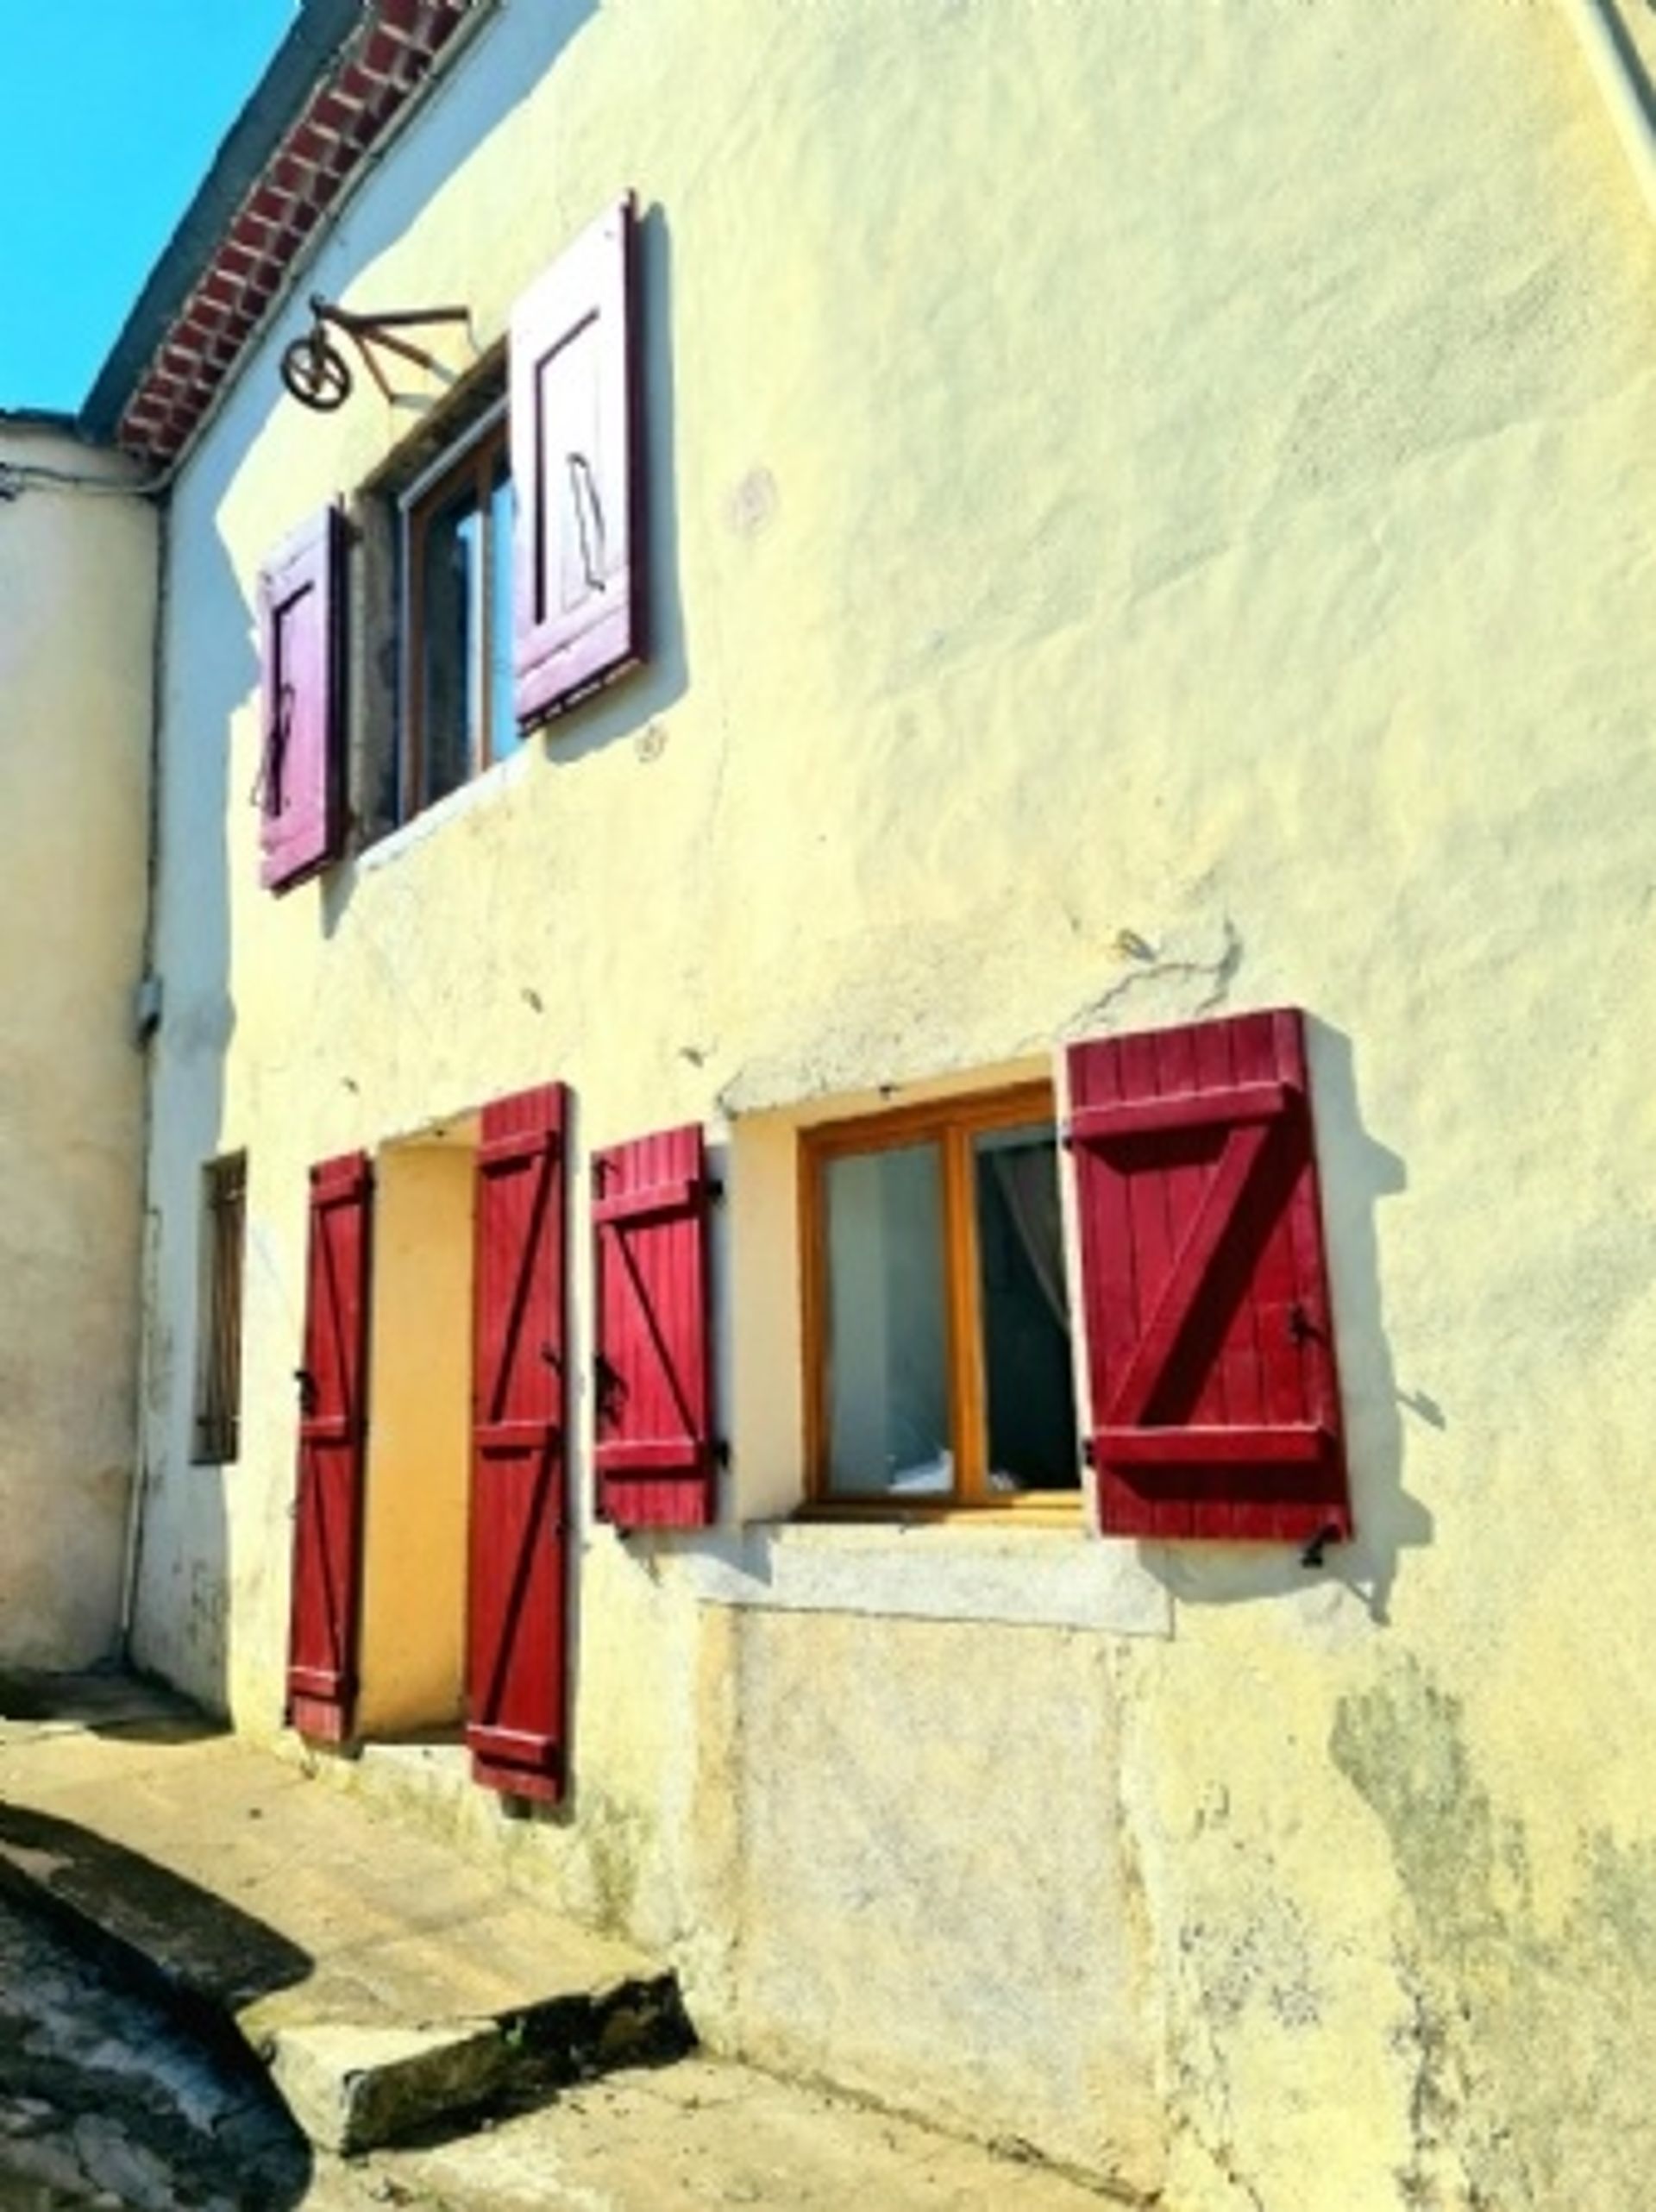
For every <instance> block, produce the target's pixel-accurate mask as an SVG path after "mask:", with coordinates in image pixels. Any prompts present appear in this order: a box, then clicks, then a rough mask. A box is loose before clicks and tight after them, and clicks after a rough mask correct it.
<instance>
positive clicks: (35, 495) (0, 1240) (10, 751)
mask: <svg viewBox="0 0 1656 2212" xmlns="http://www.w3.org/2000/svg"><path fill="white" fill-rule="evenodd" d="M46 471H51V472H55V475H53V476H52V477H48V476H47V475H46V474H43V473H41V472H46ZM134 474H135V472H134V471H132V470H131V469H130V468H127V467H126V466H125V465H124V464H122V463H120V462H115V461H113V460H111V459H110V458H109V457H108V456H100V455H96V454H94V453H92V452H91V451H89V450H88V449H87V448H85V446H83V445H81V444H79V443H78V442H77V441H76V440H75V439H73V438H72V437H70V436H69V435H68V434H67V432H66V430H64V429H63V428H62V427H54V426H53V425H52V424H47V423H41V422H34V421H29V420H25V419H22V418H0V493H3V494H4V496H0V826H3V827H0V835H3V839H4V850H3V864H0V957H3V964H4V982H3V987H0V1530H3V1536H0V1663H10V1664H18V1665H29V1666H49V1667H72V1666H80V1665H85V1664H86V1663H87V1662H90V1661H92V1660H95V1659H98V1658H102V1657H103V1656H107V1655H108V1654H109V1653H110V1651H111V1650H113V1649H114V1647H115V1644H116V1639H117V1635H118V1631H119V1620H120V1599H121V1577H122V1557H123V1552H124V1547H125V1536H126V1517H127V1501H128V1496H129V1487H130V1482H131V1473H132V1461H133V1450H134V1437H135V1426H136V1399H135V1373H136V1359H137V1345H138V1285H139V1222H140V1179H141V1166H142V1157H143V1141H142V1124H143V1062H142V1057H141V1053H140V1052H139V1051H138V1049H137V1047H136V1046H135V1041H134V1037H133V1029H132V1022H133V991H134V988H135V985H136V983H137V981H138V977H139V975H140V972H141V966H142V958H143V934H144V914H145V904H146V898H147V869H146V845H147V805H148V785H149V742H150V724H151V647H152V640H153V634H154V615H155V557H156V555H155V521H154V514H153V512H152V511H151V509H150V508H149V506H147V504H146V503H145V502H143V501H142V500H140V499H138V498H136V497H135V496H134V495H133V494H132V492H131V488H130V487H131V485H132V482H133V480H134ZM63 476H73V477H82V478H86V479H89V480H91V481H90V482H88V483H83V484H68V483H65V482H63V481H60V479H61V478H62V477H63Z"/></svg>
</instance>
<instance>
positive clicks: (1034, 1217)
mask: <svg viewBox="0 0 1656 2212" xmlns="http://www.w3.org/2000/svg"><path fill="white" fill-rule="evenodd" d="M1053 1138H1054V1133H1053V1130H1052V1128H1051V1124H1050V1123H1046V1124H1039V1123H1037V1124H1033V1125H1030V1126H1026V1127H1024V1128H1010V1129H983V1130H980V1131H979V1132H978V1133H977V1134H975V1136H974V1138H973V1140H972V1182H973V1201H974V1205H975V1212H976V1225H977V1253H978V1273H979V1310H980V1312H981V1314H982V1331H983V1384H984V1396H985V1399H986V1401H987V1403H986V1406H985V1418H986V1421H987V1424H988V1439H987V1442H988V1486H989V1488H990V1489H991V1490H992V1491H1017V1490H1076V1489H1079V1488H1080V1486H1081V1474H1080V1469H1079V1467H1078V1466H1077V1463H1076V1406H1075V1385H1074V1381H1073V1379H1072V1371H1071V1367H1070V1346H1069V1297H1068V1293H1067V1291H1066V1289H1065V1285H1064V1273H1063V1216H1062V1213H1061V1210H1060V1208H1059V1203H1058V1166H1057V1147H1056V1145H1055V1143H1054V1141H1053Z"/></svg>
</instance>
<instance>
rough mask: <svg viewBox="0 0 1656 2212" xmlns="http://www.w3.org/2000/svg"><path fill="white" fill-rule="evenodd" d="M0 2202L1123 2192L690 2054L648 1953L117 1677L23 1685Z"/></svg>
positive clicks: (3, 2206)
mask: <svg viewBox="0 0 1656 2212" xmlns="http://www.w3.org/2000/svg"><path fill="white" fill-rule="evenodd" d="M295 1868H303V1869H304V1870H306V1879H304V1881H296V1880H294V1879H293V1878H292V1870H293V1869H295ZM0 1886H3V1888H5V1889H6V1890H8V1891H9V1893H10V1895H11V1896H12V1897H13V1898H14V1899H15V1900H16V1908H14V1909H12V1910H10V1911H9V1912H7V1913H6V1914H4V1915H3V1917H0V1976H3V1979H0V2212H59V2208H60V2207H61V2208H68V2207H72V2206H78V2205H91V2206H97V2207H102V2208H105V2212H109V2208H121V2207H126V2206H132V2207H135V2208H142V2212H172V2209H173V2208H174V2207H193V2206H200V2207H203V2208H206V2207H213V2208H219V2207H224V2208H240V2207H242V2206H246V2207H248V2208H258V2212H271V2208H273V2207H278V2206H288V2205H300V2204H304V2205H306V2206H312V2207H315V2208H317V2212H358V2208H367V2207H369V2206H374V2205H386V2204H392V2205H405V2206H414V2207H424V2208H430V2209H431V2212H442V2208H447V2212H472V2208H476V2209H477V2212H485V2208H487V2212H517V2208H519V2207H523V2208H530V2207H535V2208H541V2207H547V2208H553V2209H554V2212H556V2208H568V2212H700V2208H706V2207H711V2206H720V2205H750V2206H758V2207H775V2208H779V2212H780V2209H781V2208H789V2212H792V2209H793V2208H799V2212H839V2209H840V2208H843V2209H844V2212H852V2208H856V2212H977V2209H978V2208H983V2212H990V2209H991V2208H994V2212H999V2208H1001V2207H1005V2208H1007V2212H1085V2208H1088V2207H1091V2208H1094V2212H1096V2208H1097V2207H1098V2206H1099V2205H1100V2203H1101V2197H1100V2196H1099V2195H1098V2194H1097V2193H1096V2192H1095V2190H1092V2189H1090V2188H1089V2187H1088V2186H1086V2185H1085V2184H1082V2183H1081V2182H1080V2181H1077V2180H1075V2179H1071V2178H1067V2177H1064V2176H1063V2175H1060V2174H1057V2173H1055V2172H1053V2171H1051V2169H1048V2168H1045V2167H1044V2166H1041V2165H1038V2164H1037V2163H1035V2162H1032V2161H1031V2160H1029V2159H1026V2158H1021V2157H1019V2156H1018V2155H1017V2150H1018V2146H1015V2145H1014V2146H1005V2147H1004V2150H1003V2152H996V2151H994V2150H991V2149H987V2148H985V2147H983V2146H980V2145H975V2144H969V2143H964V2142H961V2141H958V2140H955V2139H953V2138H950V2137H947V2136H943V2135H938V2134H936V2133H931V2131H930V2130H928V2129H926V2128H924V2127H919V2126H916V2125H915V2124H914V2123H913V2122H912V2121H904V2120H900V2119H895V2118H893V2117H890V2116H888V2115H883V2114H881V2113H879V2112H876V2111H872V2110H870V2109H869V2108H866V2107H864V2106H862V2105H859V2104H857V2103H855V2102H851V2101H850V2100H848V2099H845V2098H841V2097H837V2096H831V2095H828V2094H826V2093H824V2092H821V2091H819V2090H815V2089H807V2088H804V2087H802V2086H800V2085H798V2084H793V2083H782V2082H779V2081H776V2080H773V2079H771V2078H770V2077H767V2076H765V2075H763V2074H762V2073H758V2072H756V2071H753V2070H751V2069H750V2068H747V2067H743V2066H738V2065H735V2064H730V2063H727V2062H724V2061H722V2060H719V2059H716V2058H709V2057H707V2056H705V2055H702V2054H699V2053H695V2052H686V2051H685V2050H684V2048H683V2044H684V2037H683V2033H682V2026H681V2023H679V2022H676V2021H675V2020H674V2016H673V2006H672V2003H671V1985H670V1981H668V1982H666V1983H663V1977H662V1975H661V1970H660V1969H659V1968H658V1967H657V1966H656V1965H655V1964H654V1963H652V1962H650V1961H649V1960H644V1959H641V1958H639V1957H637V1954H635V1953H631V1952H630V1951H627V1950H626V1949H625V1948H624V1946H618V1945H604V1944H603V1943H601V1942H600V1941H599V1939H593V1938H592V1937H590V1936H588V1935H586V1934H585V1933H584V1932H582V1931H580V1930H577V1929H574V1928H570V1927H568V1926H564V1925H563V1924H561V1923H559V1922H558V1921H556V1920H555V1919H553V1917H552V1916H550V1915H549V1914H546V1913H544V1912H543V1911H542V1910H541V1908H540V1907H538V1906H536V1905H534V1904H532V1903H530V1901H526V1900H525V1899H524V1897H523V1896H522V1895H518V1894H516V1893H513V1892H511V1891H508V1890H506V1889H505V1888H501V1887H499V1885H496V1884H494V1883H492V1882H491V1881H490V1880H489V1879H488V1877H487V1876H485V1875H484V1874H482V1873H481V1872H480V1870H478V1869H477V1868H476V1867H474V1866H470V1865H466V1864H462V1863H461V1862H459V1861H458V1860H456V1859H455V1858H454V1857H452V1856H451V1855H450V1854H449V1853H448V1852H447V1851H445V1850H444V1849H443V1847H442V1846H441V1845H440V1844H436V1842H434V1841H433V1840H432V1839H430V1838H427V1837H424V1836H421V1835H416V1834H411V1833H408V1832H405V1831H404V1830H403V1829H402V1828H401V1827H400V1826H398V1824H395V1823H393V1822H391V1821H388V1820H387V1819H384V1818H383V1817H380V1816H379V1815H377V1814H376V1813H374V1812H373V1811H372V1810H371V1809H369V1808H368V1807H365V1806H364V1805H362V1804H361V1803H360V1802H358V1801H356V1800H353V1799H351V1798H349V1797H348V1796H342V1795H341V1794H339V1793H338V1792H337V1791H333V1790H329V1789H328V1788H325V1787H323V1786H320V1785H318V1784H316V1783H314V1782H309V1781H307V1780H306V1778H305V1777H304V1775H303V1774H302V1773H301V1772H300V1771H299V1770H298V1769H296V1768H293V1767H292V1766H289V1765H287V1764H286V1763H284V1762H281V1761H279V1760H277V1759H274V1758H272V1757H268V1756H263V1755H260V1754H259V1753H256V1752H254V1751H251V1750H248V1749H247V1748H246V1747H244V1746H243V1745H242V1744H238V1743H237V1742H236V1741H235V1739H234V1738H230V1737H229V1736H228V1735H226V1734H224V1733H223V1732H222V1731H217V1730H216V1729H215V1728H214V1727H212V1726H211V1725H210V1724H207V1723H204V1721H203V1720H202V1719H201V1718H200V1717H199V1716H198V1715H196V1714H193V1713H192V1712H191V1711H190V1710H189V1708H187V1707H185V1706H180V1705H179V1703H178V1701H177V1700H173V1699H170V1698H167V1697H166V1696H164V1695H161V1694H157V1693H154V1692H152V1691H150V1690H148V1689H147V1688H145V1687H142V1686H140V1685H135V1684H132V1683H129V1682H124V1681H121V1680H120V1679H119V1678H112V1677H91V1678H80V1679H79V1680H78V1681H55V1682H53V1681H44V1682H43V1681H18V1680H16V1679H12V1678H6V1677H0ZM8 1946H9V1947H8ZM664 1987H665V1989H666V1991H667V1996H666V1998H665V1999H663V1997H662V1989H663V1988H664ZM652 2007H653V2008H654V2009H652ZM434 2037H435V2039H436V2044H437V2045H438V2046H439V2062H440V2063H439V2064H438V2065H437V2071H436V2074H435V2075H433V2073H432V2071H431V2061H430V2057H429V2051H428V2045H430V2041H431V2039H433V2038H434ZM284 2038H287V2039H292V2040H293V2041H294V2042H295V2045H296V2047H297V2048H298V2050H299V2051H300V2052H301V2053H302V2054H304V2056H305V2058H306V2066H305V2067H303V2068H301V2069H300V2070H299V2071H298V2076H297V2077H296V2075H295V2073H294V2071H293V2069H292V2067H291V2066H290V2067H289V2069H288V2070H287V2071H284V2070H283V2066H282V2064H281V2063H280V2054H281V2051H282V2047H283V2042H284ZM479 2038H481V2039H482V2041H483V2044H484V2045H485V2049H484V2064H483V2066H482V2070H481V2071H480V2072H474V2073H466V2072H465V2071H463V2070H462V2074H461V2077H459V2078H460V2088H459V2089H458V2090H456V2089H455V2088H454V2085H453V2083H451V2082H450V2081H449V2077H448V2076H447V2074H446V2073H445V2072H444V2071H443V2069H444V2068H445V2067H447V2066H448V2064H449V2055H448V2054H449V2052H450V2051H451V2049H452V2048H454V2047H458V2046H459V2045H467V2048H469V2047H470V2044H471V2042H474V2041H475V2040H476V2039H479ZM307 2039H309V2040H308V2041H307ZM341 2039H342V2040H341ZM364 2039H366V2041H365V2040H364ZM399 2039H400V2041H399ZM410 2041H411V2042H412V2043H413V2045H416V2046H417V2052H416V2058H415V2062H414V2065H413V2071H412V2075H410V2071H409V2068H408V2067H407V2066H406V2065H405V2064H403V2061H402V2059H401V2058H399V2057H398V2055H397V2054H398V2052H399V2051H400V2050H401V2049H402V2047H403V2046H404V2045H407V2044H408V2043H409V2042H410ZM253 2049H259V2050H261V2051H266V2052H268V2051H270V2050H272V2049H273V2050H274V2051H275V2052H276V2053H277V2057H278V2064H277V2068H276V2074H275V2081H276V2083H277V2084H278V2085H279V2087H280V2088H281V2089H283V2091H284V2093H285V2100H286V2103H287V2105H288V2107H289V2108H291V2109H292V2110H293V2111H297V2112H298V2115H299V2117H300V2118H301V2119H302V2120H303V2121H304V2132H303V2133H302V2132H301V2130H300V2129H299V2127H296V2126H295V2125H294V2123H293V2121H292V2119H291V2118H290V2117H289V2114H288V2112H285V2111H284V2110H283V2109H282V2108H281V2106H280V2104H279V2103H278V2102H276V2100H275V2098H274V2096H273V2093H272V2085H271V2083H270V2081H269V2080H268V2079H267V2077H264V2076H262V2075H261V2074H260V2071H259V2069H258V2068H257V2067H256V2066H255V2065H254V2064H250V2063H249V2054H250V2051H251V2050H253ZM376 2051H378V2052H382V2053H383V2052H386V2051H389V2052H391V2053H392V2058H391V2061H390V2063H389V2064H385V2065H381V2064H380V2061H379V2060H378V2059H376V2058H374V2057H373V2052H376ZM641 2056H643V2057H644V2058H648V2059H649V2061H650V2063H649V2064H637V2063H632V2062H634V2061H636V2060H637V2058H639V2057H641ZM508 2061H509V2062H510V2063H507V2062H508ZM359 2062H361V2063H359ZM466 2063H467V2064H469V2063H470V2062H469V2060H467V2062H466ZM307 2068H308V2071H306V2069H307ZM330 2070H331V2073H330ZM399 2070H400V2071H399ZM422 2070H423V2071H422ZM380 2073H383V2074H385V2075H386V2076H395V2077H397V2080H398V2081H400V2082H401V2083H403V2086H404V2089H406V2087H407V2084H408V2082H409V2080H410V2079H411V2080H412V2083H413V2094H412V2096H411V2098H409V2097H404V2096H403V2091H402V2089H398V2092H397V2093H398V2096H399V2097H402V2098H403V2101H402V2102H398V2103H395V2104H394V2106H393V2107H392V2108H389V2109H390V2110H391V2121H390V2122H389V2123H388V2124H387V2126H386V2127H385V2128H383V2129H381V2128H380V2127H379V2121H378V2119H375V2121H374V2126H373V2127H372V2128H371V2129H370V2130H369V2131H368V2132H369V2133H370V2135H371V2137H373V2138H374V2139H375V2140H377V2139H378V2137H379V2136H380V2134H386V2135H388V2136H391V2137H393V2138H394V2139H395V2145H394V2147H373V2146H372V2144H370V2146H368V2147H366V2148H365V2149H364V2150H363V2151H362V2152H360V2153H359V2154H357V2155H351V2156H342V2155H340V2154H339V2146H340V2143H341V2140H342V2130H341V2127H340V2126H339V2125H338V2124H337V2122H338V2120H339V2109H340V2108H339V2099H340V2097H341V2096H347V2097H348V2096H355V2095H357V2094H358V2090H357V2088H356V2086H355V2085H356V2084H358V2083H360V2081H361V2079H363V2078H367V2080H368V2081H369V2083H370V2084H371V2085H372V2083H373V2080H374V2079H375V2078H376V2077H377V2075H378V2074H380ZM296 2081H297V2088H296ZM434 2084H435V2086H434ZM395 2086H396V2083H393V2088H395ZM422 2101H423V2102H422ZM371 2116H372V2115H371ZM383 2116H384V2115H380V2117H383ZM343 2132H344V2133H345V2134H348V2132H349V2131H348V2129H346V2130H344V2131H343ZM307 2135H308V2136H309V2138H310V2140H306V2137H307Z"/></svg>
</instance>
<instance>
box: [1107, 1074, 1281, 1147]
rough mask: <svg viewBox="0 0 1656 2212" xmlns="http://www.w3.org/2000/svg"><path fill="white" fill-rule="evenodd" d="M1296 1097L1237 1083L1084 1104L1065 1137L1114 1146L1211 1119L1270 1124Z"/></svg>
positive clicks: (1277, 1086) (1276, 1087)
mask: <svg viewBox="0 0 1656 2212" xmlns="http://www.w3.org/2000/svg"><path fill="white" fill-rule="evenodd" d="M1296 1097H1297V1093H1296V1092H1295V1089H1294V1086H1293V1085H1292V1084H1286V1083H1238V1084H1226V1085H1225V1086H1224V1087H1222V1088H1220V1087H1217V1086H1216V1087H1214V1088H1213V1089H1211V1090H1193V1091H1191V1092H1189V1094H1187V1095H1186V1096H1185V1097H1176V1098H1155V1099H1148V1100H1142V1101H1140V1102H1139V1103H1137V1104H1134V1105H1130V1106H1125V1105H1112V1106H1088V1107H1084V1108H1083V1109H1082V1110H1081V1111H1080V1112H1079V1113H1076V1114H1072V1115H1070V1117H1069V1135H1070V1137H1071V1139H1072V1140H1073V1141H1076V1143H1083V1144H1120V1143H1125V1142H1126V1141H1128V1140H1130V1139H1132V1138H1133V1137H1145V1136H1161V1135H1164V1134H1166V1133H1168V1132H1169V1131H1170V1130H1174V1129H1204V1128H1211V1127H1212V1126H1213V1125H1214V1123H1215V1122H1225V1123H1227V1124H1234V1123H1236V1122H1270V1121H1275V1120H1276V1118H1277V1115H1279V1114H1284V1113H1286V1112H1287V1111H1288V1110H1289V1107H1290V1105H1291V1104H1292V1103H1294V1101H1295V1098H1296Z"/></svg>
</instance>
